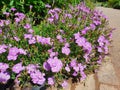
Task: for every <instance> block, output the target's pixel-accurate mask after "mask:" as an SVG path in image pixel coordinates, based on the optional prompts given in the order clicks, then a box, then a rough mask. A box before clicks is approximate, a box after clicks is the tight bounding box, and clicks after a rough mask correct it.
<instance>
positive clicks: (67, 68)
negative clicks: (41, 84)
mask: <svg viewBox="0 0 120 90" xmlns="http://www.w3.org/2000/svg"><path fill="white" fill-rule="evenodd" d="M65 70H66V71H67V72H70V67H69V66H68V64H67V66H66V67H65Z"/></svg>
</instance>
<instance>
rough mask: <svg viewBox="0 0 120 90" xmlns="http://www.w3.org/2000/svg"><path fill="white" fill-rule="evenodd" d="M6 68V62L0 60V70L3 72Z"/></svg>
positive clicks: (7, 66)
mask: <svg viewBox="0 0 120 90" xmlns="http://www.w3.org/2000/svg"><path fill="white" fill-rule="evenodd" d="M8 68H9V65H8V64H6V63H2V62H0V72H5V71H6V70H7V69H8Z"/></svg>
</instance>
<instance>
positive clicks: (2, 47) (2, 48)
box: [0, 44, 7, 54]
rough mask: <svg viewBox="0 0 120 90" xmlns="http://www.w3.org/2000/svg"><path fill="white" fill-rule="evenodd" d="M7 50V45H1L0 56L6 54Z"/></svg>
mask: <svg viewBox="0 0 120 90" xmlns="http://www.w3.org/2000/svg"><path fill="white" fill-rule="evenodd" d="M6 48H7V46H6V45H4V44H3V45H0V54H2V53H4V52H6Z"/></svg>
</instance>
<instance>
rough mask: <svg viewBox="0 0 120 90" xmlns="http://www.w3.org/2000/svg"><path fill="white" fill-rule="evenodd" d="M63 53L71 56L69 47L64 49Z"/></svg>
mask: <svg viewBox="0 0 120 90" xmlns="http://www.w3.org/2000/svg"><path fill="white" fill-rule="evenodd" d="M62 53H63V54H65V55H69V54H70V49H69V48H68V47H62Z"/></svg>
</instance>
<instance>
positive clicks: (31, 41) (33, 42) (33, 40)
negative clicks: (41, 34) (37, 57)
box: [28, 37, 36, 44]
mask: <svg viewBox="0 0 120 90" xmlns="http://www.w3.org/2000/svg"><path fill="white" fill-rule="evenodd" d="M28 42H29V44H35V43H36V39H35V37H32V38H31V39H29V40H28Z"/></svg>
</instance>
